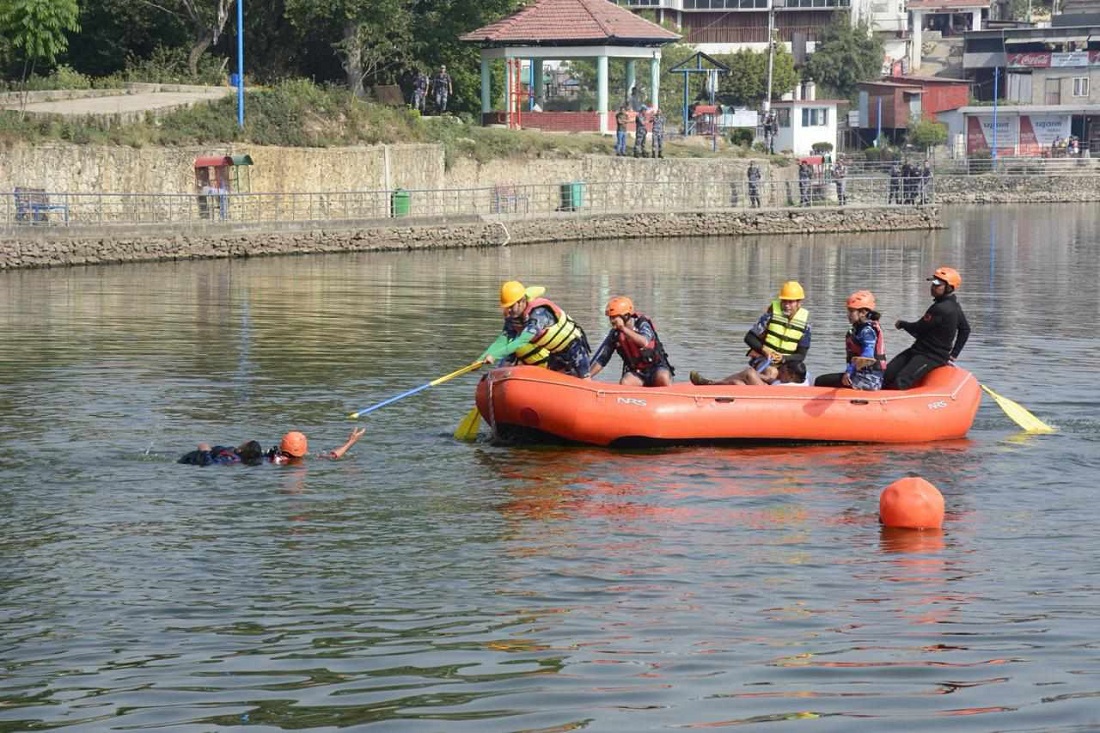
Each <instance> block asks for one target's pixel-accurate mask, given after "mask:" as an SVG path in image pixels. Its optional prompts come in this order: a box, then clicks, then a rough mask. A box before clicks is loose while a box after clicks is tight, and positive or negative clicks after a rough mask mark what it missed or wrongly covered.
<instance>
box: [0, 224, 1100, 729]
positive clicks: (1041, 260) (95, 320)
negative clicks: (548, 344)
mask: <svg viewBox="0 0 1100 733" xmlns="http://www.w3.org/2000/svg"><path fill="white" fill-rule="evenodd" d="M950 216H951V217H952V223H951V228H950V229H948V230H945V231H942V232H933V233H927V232H924V233H908V234H891V235H888V236H880V235H853V236H844V237H831V236H819V237H790V238H782V237H777V238H746V239H743V240H730V241H721V240H697V241H695V240H693V241H686V240H685V241H679V242H675V241H654V242H648V241H633V242H629V243H623V242H596V243H580V244H568V245H561V246H540V247H523V248H515V247H508V248H503V249H486V250H476V251H464V252H431V253H427V252H424V253H407V254H395V253H391V254H363V255H341V256H328V257H301V258H270V259H254V260H242V261H235V262H181V263H162V264H157V265H140V266H122V267H111V268H74V269H71V270H54V271H40V272H20V273H3V274H0V328H2V329H3V333H4V337H5V341H4V342H5V354H6V355H7V356H8V358H7V360H6V362H5V366H6V369H5V371H4V378H3V380H0V414H2V415H3V418H2V419H0V455H2V456H3V458H2V459H0V465H2V466H3V478H4V480H3V481H0V502H2V505H3V507H4V511H3V512H0V628H2V629H3V636H2V639H3V642H2V643H0V654H2V656H3V658H4V664H5V670H6V674H5V675H3V676H2V678H0V730H5V731H6V730H11V731H15V730H28V729H37V728H47V727H72V728H75V729H78V730H96V731H98V730H121V729H128V730H134V729H152V728H158V727H184V728H189V729H190V728H195V729H207V728H215V727H226V728H228V727H230V726H240V725H245V724H247V725H261V726H263V727H265V728H268V729H272V730H275V729H309V728H325V729H328V728H335V727H346V728H349V729H356V728H364V729H365V728H367V727H368V726H378V727H382V728H385V729H386V730H390V729H394V730H397V729H409V730H423V729H425V727H427V728H433V729H434V728H440V729H442V728H446V729H447V730H449V731H452V730H470V731H478V733H481V732H482V731H520V730H530V731H535V730H542V731H550V730H571V729H582V728H583V729H585V730H653V729H658V728H675V727H680V728H685V727H688V728H690V727H708V728H714V727H727V726H734V725H745V724H752V723H764V722H769V723H772V724H777V725H779V726H784V725H790V724H791V723H790V722H788V721H791V722H796V723H798V724H802V725H819V726H820V725H829V726H831V727H830V729H835V730H842V729H843V730H848V729H850V728H852V727H854V726H859V725H861V724H862V725H864V726H866V725H872V726H876V727H882V726H884V725H902V726H909V727H913V728H914V729H930V728H932V727H933V726H934V725H942V724H943V723H944V720H943V718H945V717H950V718H951V721H950V727H951V729H952V730H992V729H993V728H995V727H996V728H1005V727H1010V728H1017V729H1032V730H1038V729H1042V730H1052V731H1070V730H1079V729H1081V727H1082V726H1086V727H1087V726H1088V725H1090V724H1091V723H1090V721H1093V720H1094V718H1095V714H1094V711H1093V708H1094V707H1095V706H1094V704H1093V703H1094V700H1093V698H1094V697H1095V690H1094V689H1093V687H1092V686H1090V685H1091V683H1090V680H1092V679H1095V677H1096V675H1097V674H1098V673H1100V670H1098V667H1097V663H1096V659H1095V646H1096V643H1095V628H1096V624H1097V622H1098V619H1097V615H1098V612H1097V610H1096V603H1095V585H1096V583H1095V571H1094V570H1093V568H1094V566H1095V565H1096V562H1095V560H1096V558H1097V557H1098V556H1100V546H1098V543H1097V539H1096V537H1095V536H1094V535H1095V532H1093V531H1092V530H1091V528H1092V527H1094V526H1095V524H1096V519H1097V517H1096V516H1095V513H1096V512H1095V510H1094V508H1093V507H1094V505H1095V502H1094V501H1092V499H1091V495H1090V492H1091V487H1092V484H1093V482H1092V476H1093V475H1094V474H1095V471H1096V469H1097V467H1098V466H1100V458H1098V457H1100V453H1097V451H1096V450H1095V445H1094V444H1095V442H1096V439H1097V435H1100V430H1098V427H1097V426H1098V424H1100V423H1098V421H1097V419H1096V410H1097V405H1098V404H1100V399H1097V397H1098V395H1097V393H1096V385H1095V381H1094V380H1092V379H1090V378H1089V376H1090V375H1089V373H1088V372H1087V370H1086V371H1085V372H1080V368H1081V365H1082V364H1085V365H1088V364H1090V363H1091V361H1090V354H1091V352H1090V351H1089V349H1090V348H1091V346H1092V342H1093V341H1094V338H1093V336H1092V333H1091V326H1090V325H1089V321H1088V318H1087V316H1088V315H1089V314H1090V313H1092V312H1095V311H1096V310H1097V307H1098V303H1100V296H1098V295H1097V294H1096V292H1095V288H1093V287H1092V283H1093V282H1094V281H1095V280H1096V279H1097V276H1098V275H1100V272H1098V270H1100V259H1098V258H1096V257H1095V246H1096V245H1095V242H1096V241H1100V215H1098V214H1097V213H1096V211H1095V210H1094V208H1092V207H1022V208H1019V207H1018V208H1016V209H1012V210H1008V209H990V208H975V209H964V210H955V211H954V212H953V213H951V214H950ZM994 226H995V227H996V233H995V239H994V231H993V229H994ZM943 263H951V264H955V265H956V266H958V269H960V270H961V271H962V272H963V277H964V289H963V291H962V295H961V297H962V300H963V304H964V307H965V308H966V309H967V313H968V315H969V316H970V319H971V322H972V324H974V327H975V335H974V338H973V339H972V341H971V343H970V344H969V345H968V346H967V349H966V351H965V352H964V360H965V362H966V366H968V367H969V368H970V369H971V370H972V371H974V372H975V373H976V374H977V375H978V376H979V377H980V378H981V379H982V381H983V382H986V383H988V384H990V386H992V387H993V388H994V389H996V390H997V391H999V392H1001V393H1002V394H1005V395H1006V396H1009V397H1011V398H1012V399H1016V400H1018V401H1019V402H1020V403H1021V404H1023V405H1025V406H1026V407H1027V408H1028V409H1030V410H1032V411H1034V412H1035V413H1036V414H1038V415H1040V416H1041V417H1043V418H1044V419H1049V421H1050V422H1052V423H1055V424H1057V425H1058V426H1059V427H1060V429H1061V432H1060V433H1059V434H1057V435H1053V436H1039V437H1032V438H1029V439H1023V438H1021V437H1019V436H1018V435H1017V433H1016V431H1015V428H1014V426H1013V425H1012V424H1011V423H1010V422H1008V421H1007V419H1006V418H1005V417H1004V416H1003V414H1001V413H1000V411H999V410H998V409H997V408H996V407H995V406H994V405H992V404H986V405H983V407H982V408H981V410H980V411H979V415H978V420H977V422H976V423H975V427H974V429H973V430H972V431H971V434H970V436H969V437H968V439H966V440H962V441H954V442H950V443H943V444H936V445H919V446H893V445H890V446H811V447H805V446H801V447H797V448H793V447H789V446H772V447H758V448H730V447H723V448H685V449H675V450H655V451H633V452H626V451H606V450H590V449H583V448H582V449H567V450H563V449H560V448H526V449H509V448H502V447H499V446H492V445H488V444H486V443H477V444H474V445H468V444H463V443H458V442H456V441H454V440H453V439H452V438H451V437H450V436H451V432H452V431H453V429H454V427H455V425H456V424H457V422H458V420H459V419H460V418H461V417H462V415H463V414H464V413H465V412H466V411H467V410H468V409H469V407H470V406H471V404H472V392H473V385H474V381H475V378H474V377H470V378H469V379H456V380H454V381H453V382H449V383H447V384H446V385H440V386H439V387H437V388H433V389H431V390H428V391H426V392H425V393H422V394H420V395H417V396H414V397H410V398H409V399H406V400H401V401H399V402H397V403H395V404H393V405H391V406H388V407H386V408H385V409H383V410H379V411H378V412H376V413H372V414H371V415H370V416H369V419H367V420H364V421H363V424H364V425H365V426H366V427H367V429H368V432H367V435H366V436H365V437H364V439H363V440H362V441H361V442H360V443H359V444H358V445H357V446H356V447H355V448H354V449H353V451H352V453H351V454H350V456H349V457H348V458H347V459H345V460H344V461H340V462H317V463H313V464H309V465H307V466H302V467H295V468H290V469H287V468H285V467H284V468H279V467H273V466H265V467H260V468H256V469H244V468H241V467H229V468H225V469H215V468H211V469H197V468H193V467H182V466H178V465H176V464H175V463H173V461H174V459H175V458H176V457H178V455H179V454H180V453H182V452H184V451H185V450H187V449H189V448H190V447H191V446H193V445H194V443H196V442H198V441H199V440H213V441H215V442H226V443H235V442H239V440H241V439H244V438H248V437H256V438H257V439H259V440H261V442H263V443H265V445H270V444H272V443H273V441H275V440H277V437H278V436H279V435H281V434H282V433H283V432H285V431H286V430H288V429H291V428H296V429H300V430H303V431H304V432H306V433H307V434H308V435H309V436H310V439H311V442H314V443H317V444H318V445H329V444H332V445H335V444H338V443H339V442H340V441H341V440H342V439H343V437H344V436H345V435H346V434H347V430H348V424H347V423H346V422H345V421H344V416H345V415H346V414H347V413H348V412H349V411H351V410H353V409H356V408H358V407H361V406H362V405H367V404H373V403H374V402H377V401H380V400H382V399H385V398H387V397H390V396H393V395H395V394H398V393H400V392H403V391H405V390H407V389H409V388H411V387H414V386H417V385H418V384H423V383H424V382H426V381H428V380H430V379H432V378H434V377H437V376H439V375H442V374H446V373H448V372H450V371H452V370H454V369H455V368H457V367H458V366H461V364H463V363H465V362H467V361H468V360H469V359H470V358H472V356H475V355H476V354H477V353H479V352H480V350H481V349H482V348H484V346H485V345H486V344H487V343H488V342H489V341H491V339H492V338H493V337H494V336H495V334H496V333H497V332H498V331H499V327H500V323H499V315H498V312H497V310H496V308H495V297H496V290H497V288H498V287H499V283H500V281H501V280H504V279H510V278H512V277H519V278H520V279H522V280H524V281H525V282H530V283H531V284H542V285H545V286H547V287H548V288H549V293H550V294H551V295H552V296H553V297H555V298H557V299H559V300H560V301H561V302H562V304H563V305H564V306H565V307H566V309H567V310H569V311H570V313H572V314H573V315H574V316H575V317H576V318H578V319H579V320H580V321H581V323H582V324H583V325H585V326H588V328H589V331H590V335H592V336H593V337H595V335H598V334H599V333H600V332H601V329H602V327H603V324H604V320H603V319H602V317H601V316H600V313H601V309H602V306H603V304H604V303H605V302H606V300H607V298H608V297H610V296H611V295H613V294H618V293H621V292H627V293H629V294H631V295H632V297H633V298H634V300H635V302H637V303H644V304H645V310H646V312H647V314H648V315H650V316H652V317H653V318H654V319H655V320H656V321H657V323H658V326H659V327H660V329H661V332H662V335H663V336H667V339H668V345H669V348H670V351H671V356H672V359H673V362H674V363H675V364H676V365H677V366H678V367H680V368H681V370H683V369H684V368H685V367H686V368H700V369H702V370H703V371H710V372H716V373H717V372H728V371H730V369H729V367H730V366H731V363H733V362H735V361H737V360H739V359H740V353H741V350H740V349H738V348H732V349H731V348H729V347H728V346H726V345H729V344H732V345H734V346H736V345H737V344H740V343H741V337H742V336H743V334H744V331H745V329H746V328H747V327H748V326H749V325H750V324H751V322H752V321H753V320H754V319H755V318H756V316H757V315H758V313H759V312H760V310H761V309H762V308H763V307H764V305H765V303H766V302H767V301H768V300H770V298H771V296H772V295H773V291H774V289H775V287H776V286H777V284H778V283H780V282H782V281H783V280H786V279H788V278H789V277H791V276H794V275H797V276H798V277H799V278H800V279H801V280H802V281H803V283H804V284H805V285H806V288H807V291H808V294H809V307H810V308H811V311H812V313H813V318H814V346H813V349H812V350H811V370H815V371H817V372H819V373H820V372H821V371H826V370H831V369H834V368H836V367H837V366H838V365H839V362H840V361H841V360H842V358H843V349H842V339H843V333H844V328H845V321H844V314H843V307H842V306H843V299H844V297H845V296H846V295H847V293H849V292H850V291H852V290H855V289H860V288H869V289H872V290H874V291H875V293H876V295H877V296H878V299H879V300H880V302H882V303H883V306H884V311H885V315H884V317H885V318H886V319H887V320H888V321H889V320H890V319H892V318H896V317H913V316H914V315H917V314H919V313H921V312H923V311H924V309H925V307H926V306H927V301H928V295H927V285H926V283H925V282H924V277H926V276H927V273H928V272H929V271H930V270H931V268H933V267H934V266H936V265H939V264H943ZM1059 293H1063V294H1066V295H1067V296H1068V297H1054V296H1055V295H1057V294H1059ZM1052 294H1054V295H1052ZM441 323H442V324H446V328H445V329H443V330H442V331H441ZM441 333H442V335H443V337H442V338H441ZM887 338H888V347H889V348H890V350H891V351H892V352H896V351H897V350H899V349H900V348H901V347H902V346H903V345H904V343H902V342H900V341H902V337H900V336H899V335H898V334H896V333H892V334H889V335H888V336H887ZM681 373H683V372H682V371H681ZM1058 375H1065V378H1060V377H1059V376H1058ZM613 376H614V375H613V374H611V375H610V377H613ZM867 429H868V430H873V429H874V426H873V425H868V426H867ZM905 475H919V476H923V477H924V478H926V479H927V480H929V481H931V482H932V483H933V484H935V485H936V486H937V487H938V488H939V489H940V490H941V492H942V493H943V494H944V497H945V502H946V509H947V521H946V523H945V527H944V530H943V532H942V533H939V534H934V533H913V534H904V535H903V534H897V533H895V532H891V531H889V530H884V529H883V528H881V527H880V526H879V524H878V521H877V517H876V513H877V507H878V497H879V494H880V492H881V490H882V488H883V487H885V486H886V485H888V484H889V483H891V482H893V481H894V480H896V479H898V478H900V477H902V476H905ZM813 718H820V719H819V720H818V722H817V723H809V722H804V721H808V720H809V719H813Z"/></svg>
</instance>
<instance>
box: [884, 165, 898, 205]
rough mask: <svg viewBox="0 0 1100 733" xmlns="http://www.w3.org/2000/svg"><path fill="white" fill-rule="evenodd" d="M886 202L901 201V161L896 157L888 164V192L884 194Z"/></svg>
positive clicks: (895, 202) (896, 202) (894, 202)
mask: <svg viewBox="0 0 1100 733" xmlns="http://www.w3.org/2000/svg"><path fill="white" fill-rule="evenodd" d="M886 203H888V204H900V203H901V162H900V161H898V160H897V159H895V160H894V164H893V165H891V166H890V192H889V193H888V194H887V195H886Z"/></svg>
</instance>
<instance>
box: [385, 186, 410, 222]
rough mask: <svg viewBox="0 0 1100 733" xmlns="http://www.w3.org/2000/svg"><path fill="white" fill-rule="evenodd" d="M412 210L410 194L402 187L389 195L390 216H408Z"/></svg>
mask: <svg viewBox="0 0 1100 733" xmlns="http://www.w3.org/2000/svg"><path fill="white" fill-rule="evenodd" d="M410 211H412V194H411V193H409V192H408V191H406V190H405V189H403V188H399V189H397V190H395V191H394V192H393V193H392V194H391V195H390V216H392V217H394V218H397V217H399V216H408V215H409V212H410Z"/></svg>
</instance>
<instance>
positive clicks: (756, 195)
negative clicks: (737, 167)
mask: <svg viewBox="0 0 1100 733" xmlns="http://www.w3.org/2000/svg"><path fill="white" fill-rule="evenodd" d="M745 177H746V178H748V179H749V205H750V206H751V207H752V208H754V209H759V208H760V178H761V175H760V166H758V165H757V164H756V161H755V160H754V161H752V162H751V163H749V170H748V172H747V173H746V174H745Z"/></svg>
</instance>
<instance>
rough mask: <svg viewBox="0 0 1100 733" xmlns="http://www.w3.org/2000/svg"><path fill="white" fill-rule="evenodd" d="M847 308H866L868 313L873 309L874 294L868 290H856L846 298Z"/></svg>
mask: <svg viewBox="0 0 1100 733" xmlns="http://www.w3.org/2000/svg"><path fill="white" fill-rule="evenodd" d="M848 307H849V308H866V309H867V310H869V311H873V310H874V309H875V294H874V293H872V292H871V291H870V290H857V291H856V292H854V293H852V294H851V295H849V296H848Z"/></svg>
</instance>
